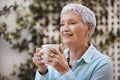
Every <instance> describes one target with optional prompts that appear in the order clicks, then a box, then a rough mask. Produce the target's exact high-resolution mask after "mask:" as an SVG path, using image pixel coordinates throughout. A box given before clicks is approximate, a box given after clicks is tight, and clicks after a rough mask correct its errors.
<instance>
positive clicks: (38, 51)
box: [33, 48, 47, 74]
mask: <svg viewBox="0 0 120 80" xmlns="http://www.w3.org/2000/svg"><path fill="white" fill-rule="evenodd" d="M42 55H43V50H42V49H41V48H36V52H35V53H34V56H33V63H34V64H35V65H36V66H37V67H38V71H39V72H40V73H41V74H44V73H46V71H47V67H46V65H45V64H44V63H43V62H42V60H43V59H42Z"/></svg>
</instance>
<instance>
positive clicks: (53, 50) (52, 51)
mask: <svg viewBox="0 0 120 80" xmlns="http://www.w3.org/2000/svg"><path fill="white" fill-rule="evenodd" d="M48 48H49V51H50V52H51V53H54V54H58V53H59V52H58V51H57V50H56V49H55V48H54V47H48Z"/></svg>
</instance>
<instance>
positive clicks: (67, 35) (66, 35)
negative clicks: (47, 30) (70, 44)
mask: <svg viewBox="0 0 120 80" xmlns="http://www.w3.org/2000/svg"><path fill="white" fill-rule="evenodd" d="M71 36H73V34H63V37H66V38H67V37H71Z"/></svg>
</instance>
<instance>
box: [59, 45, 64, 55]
mask: <svg viewBox="0 0 120 80" xmlns="http://www.w3.org/2000/svg"><path fill="white" fill-rule="evenodd" d="M62 45H63V44H60V45H59V51H60V53H61V54H64V50H63V48H62Z"/></svg>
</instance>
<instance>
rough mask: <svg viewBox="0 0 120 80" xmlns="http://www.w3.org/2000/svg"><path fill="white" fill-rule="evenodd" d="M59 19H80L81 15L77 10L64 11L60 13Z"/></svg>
mask: <svg viewBox="0 0 120 80" xmlns="http://www.w3.org/2000/svg"><path fill="white" fill-rule="evenodd" d="M60 17H61V18H60V19H67V18H76V19H80V20H83V19H82V16H81V15H80V14H79V13H78V12H77V11H65V12H63V13H62V14H61V16H60Z"/></svg>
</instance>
